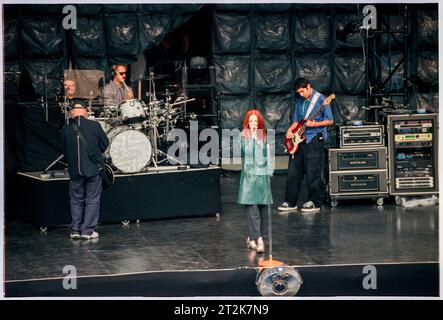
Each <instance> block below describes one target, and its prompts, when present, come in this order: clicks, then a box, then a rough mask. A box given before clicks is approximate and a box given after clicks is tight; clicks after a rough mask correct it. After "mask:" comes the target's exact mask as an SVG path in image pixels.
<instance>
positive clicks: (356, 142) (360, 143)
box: [340, 125, 384, 148]
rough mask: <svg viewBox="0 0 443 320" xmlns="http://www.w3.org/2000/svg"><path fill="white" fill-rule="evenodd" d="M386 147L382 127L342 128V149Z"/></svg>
mask: <svg viewBox="0 0 443 320" xmlns="http://www.w3.org/2000/svg"><path fill="white" fill-rule="evenodd" d="M383 145H384V127H383V126H382V125H368V126H341V127H340V148H349V147H351V148H363V147H368V146H383Z"/></svg>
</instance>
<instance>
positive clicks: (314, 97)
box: [304, 92, 320, 119]
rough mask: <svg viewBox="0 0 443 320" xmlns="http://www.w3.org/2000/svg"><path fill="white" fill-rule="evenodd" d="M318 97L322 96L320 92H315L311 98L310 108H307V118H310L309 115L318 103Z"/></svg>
mask: <svg viewBox="0 0 443 320" xmlns="http://www.w3.org/2000/svg"><path fill="white" fill-rule="evenodd" d="M318 98H320V92H315V94H314V96H313V97H312V99H311V103H310V104H309V107H308V110H306V114H305V116H304V118H305V119H308V118H309V115H310V114H311V112H312V110H313V109H314V106H315V104H316V103H317V101H318Z"/></svg>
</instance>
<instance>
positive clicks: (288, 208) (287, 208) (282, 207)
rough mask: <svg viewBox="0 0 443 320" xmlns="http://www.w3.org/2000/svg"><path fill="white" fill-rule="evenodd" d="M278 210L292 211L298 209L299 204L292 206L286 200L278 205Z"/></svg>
mask: <svg viewBox="0 0 443 320" xmlns="http://www.w3.org/2000/svg"><path fill="white" fill-rule="evenodd" d="M278 210H279V211H292V210H297V206H295V207H291V206H290V205H289V203H287V202H286V201H285V202H283V203H282V204H281V205H279V206H278Z"/></svg>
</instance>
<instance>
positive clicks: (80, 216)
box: [69, 175, 102, 235]
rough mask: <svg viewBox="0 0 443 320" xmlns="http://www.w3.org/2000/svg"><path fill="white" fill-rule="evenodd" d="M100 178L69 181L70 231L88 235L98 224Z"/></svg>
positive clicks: (98, 176) (97, 176)
mask: <svg viewBox="0 0 443 320" xmlns="http://www.w3.org/2000/svg"><path fill="white" fill-rule="evenodd" d="M101 191H102V177H101V176H100V175H96V176H93V177H90V178H80V179H73V180H69V201H70V207H71V217H72V223H71V230H72V231H74V232H80V233H81V234H86V235H90V234H92V232H93V231H94V229H95V227H96V226H97V224H98V218H99V214H100V194H101Z"/></svg>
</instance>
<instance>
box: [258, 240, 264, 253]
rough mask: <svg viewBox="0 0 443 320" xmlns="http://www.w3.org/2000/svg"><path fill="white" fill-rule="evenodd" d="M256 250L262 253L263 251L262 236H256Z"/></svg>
mask: <svg viewBox="0 0 443 320" xmlns="http://www.w3.org/2000/svg"><path fill="white" fill-rule="evenodd" d="M257 252H259V253H263V252H265V243H264V242H263V239H262V238H258V240H257Z"/></svg>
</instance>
